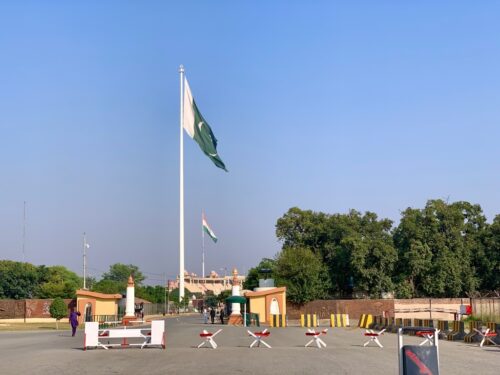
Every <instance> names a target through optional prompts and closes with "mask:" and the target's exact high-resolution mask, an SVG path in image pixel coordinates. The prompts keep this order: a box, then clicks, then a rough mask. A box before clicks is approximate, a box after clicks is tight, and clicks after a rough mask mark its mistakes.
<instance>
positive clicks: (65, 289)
mask: <svg viewBox="0 0 500 375" xmlns="http://www.w3.org/2000/svg"><path fill="white" fill-rule="evenodd" d="M38 273H39V275H40V277H39V280H40V281H39V283H40V284H39V286H38V288H37V290H36V294H37V296H38V297H39V298H57V297H60V298H74V297H75V292H76V290H77V289H78V288H79V286H80V285H81V279H80V277H79V276H78V275H77V274H76V273H74V272H72V271H70V270H68V269H67V268H66V267H63V266H52V267H45V266H40V267H38Z"/></svg>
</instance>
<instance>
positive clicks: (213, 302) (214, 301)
mask: <svg viewBox="0 0 500 375" xmlns="http://www.w3.org/2000/svg"><path fill="white" fill-rule="evenodd" d="M218 303H219V300H218V298H217V296H214V295H213V294H211V295H207V296H206V298H205V304H206V305H207V306H208V307H211V308H213V309H215V308H216V307H217V305H218Z"/></svg>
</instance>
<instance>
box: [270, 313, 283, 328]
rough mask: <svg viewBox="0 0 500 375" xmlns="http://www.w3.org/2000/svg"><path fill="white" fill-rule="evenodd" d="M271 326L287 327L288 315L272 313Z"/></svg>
mask: <svg viewBox="0 0 500 375" xmlns="http://www.w3.org/2000/svg"><path fill="white" fill-rule="evenodd" d="M269 325H270V326H271V327H286V315H285V314H281V315H278V314H272V315H271V321H270V324H269Z"/></svg>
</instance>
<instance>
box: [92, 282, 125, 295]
mask: <svg viewBox="0 0 500 375" xmlns="http://www.w3.org/2000/svg"><path fill="white" fill-rule="evenodd" d="M92 290H93V291H94V292H100V293H106V294H124V293H125V291H126V290H127V285H126V284H125V283H123V282H120V281H115V280H109V279H102V280H99V281H98V282H96V283H95V284H94V285H93V286H92Z"/></svg>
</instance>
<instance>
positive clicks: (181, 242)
mask: <svg viewBox="0 0 500 375" xmlns="http://www.w3.org/2000/svg"><path fill="white" fill-rule="evenodd" d="M179 74H180V79H181V84H180V89H181V107H180V112H181V113H180V125H181V133H180V137H181V138H180V186H179V190H180V193H179V194H180V196H179V198H180V199H179V208H180V215H179V302H181V301H182V299H183V298H184V138H183V136H184V134H183V131H184V130H183V123H184V66H183V65H181V66H180V67H179Z"/></svg>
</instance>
